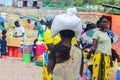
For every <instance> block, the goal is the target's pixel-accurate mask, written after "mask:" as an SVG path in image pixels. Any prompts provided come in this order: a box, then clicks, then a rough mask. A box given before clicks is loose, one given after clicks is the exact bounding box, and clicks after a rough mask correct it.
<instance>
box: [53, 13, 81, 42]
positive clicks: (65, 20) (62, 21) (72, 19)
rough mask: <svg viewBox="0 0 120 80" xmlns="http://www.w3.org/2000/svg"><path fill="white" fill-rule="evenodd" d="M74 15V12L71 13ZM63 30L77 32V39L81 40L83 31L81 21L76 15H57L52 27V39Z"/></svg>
mask: <svg viewBox="0 0 120 80" xmlns="http://www.w3.org/2000/svg"><path fill="white" fill-rule="evenodd" d="M71 13H73V12H71ZM62 30H72V31H74V32H75V36H76V38H77V39H78V40H79V39H80V34H81V30H82V23H81V19H80V18H78V17H77V16H76V14H70V12H67V13H66V14H60V15H57V16H56V17H55V18H54V20H53V23H52V26H51V37H54V36H55V35H56V34H58V33H59V32H60V31H62Z"/></svg>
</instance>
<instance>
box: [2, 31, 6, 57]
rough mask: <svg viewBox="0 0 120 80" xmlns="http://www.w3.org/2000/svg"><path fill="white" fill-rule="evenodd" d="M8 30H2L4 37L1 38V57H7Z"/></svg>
mask: <svg viewBox="0 0 120 80" xmlns="http://www.w3.org/2000/svg"><path fill="white" fill-rule="evenodd" d="M6 33H7V31H6V30H3V31H2V38H1V40H0V44H1V57H2V58H4V59H5V58H6V54H7V41H6Z"/></svg>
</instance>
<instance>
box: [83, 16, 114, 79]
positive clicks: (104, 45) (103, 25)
mask: <svg viewBox="0 0 120 80" xmlns="http://www.w3.org/2000/svg"><path fill="white" fill-rule="evenodd" d="M99 21H100V22H99V24H100V25H99V30H98V31H96V32H95V33H94V34H93V46H92V47H91V48H90V50H88V49H85V51H87V52H89V53H93V52H95V53H94V56H93V57H94V58H93V74H92V80H109V72H110V64H111V65H112V56H111V55H112V52H111V39H110V37H109V36H108V34H107V32H106V31H105V30H106V29H107V28H108V25H109V23H110V21H109V19H108V18H107V17H105V16H102V17H101V18H100V19H99Z"/></svg>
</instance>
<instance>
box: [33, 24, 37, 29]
mask: <svg viewBox="0 0 120 80" xmlns="http://www.w3.org/2000/svg"><path fill="white" fill-rule="evenodd" d="M33 30H37V22H35V23H34V27H33Z"/></svg>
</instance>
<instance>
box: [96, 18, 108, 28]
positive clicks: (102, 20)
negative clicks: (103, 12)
mask: <svg viewBox="0 0 120 80" xmlns="http://www.w3.org/2000/svg"><path fill="white" fill-rule="evenodd" d="M109 25H110V19H109V18H108V17H107V16H102V17H101V18H100V19H99V20H98V22H97V26H98V27H99V28H101V29H108V28H109Z"/></svg>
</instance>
